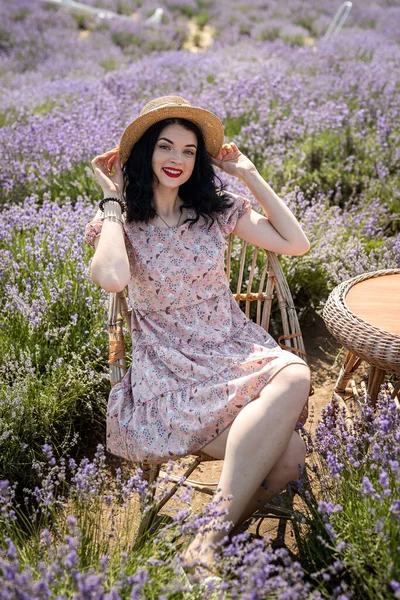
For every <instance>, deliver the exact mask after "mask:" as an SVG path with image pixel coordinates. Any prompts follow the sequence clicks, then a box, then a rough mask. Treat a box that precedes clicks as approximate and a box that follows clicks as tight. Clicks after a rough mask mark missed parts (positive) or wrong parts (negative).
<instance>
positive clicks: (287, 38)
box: [281, 34, 304, 46]
mask: <svg viewBox="0 0 400 600" xmlns="http://www.w3.org/2000/svg"><path fill="white" fill-rule="evenodd" d="M281 38H282V40H283V41H284V42H286V43H287V44H290V45H291V46H304V36H302V35H300V34H298V35H282V36H281Z"/></svg>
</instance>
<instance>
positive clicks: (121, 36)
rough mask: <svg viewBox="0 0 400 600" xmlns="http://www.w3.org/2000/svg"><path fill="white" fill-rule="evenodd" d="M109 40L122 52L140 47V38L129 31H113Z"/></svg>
mask: <svg viewBox="0 0 400 600" xmlns="http://www.w3.org/2000/svg"><path fill="white" fill-rule="evenodd" d="M111 40H112V42H113V43H114V44H115V45H116V46H119V47H120V48H121V49H122V50H126V49H127V48H129V47H130V46H137V47H140V44H141V39H140V37H139V36H137V35H134V34H133V33H131V32H129V31H113V32H112V34H111Z"/></svg>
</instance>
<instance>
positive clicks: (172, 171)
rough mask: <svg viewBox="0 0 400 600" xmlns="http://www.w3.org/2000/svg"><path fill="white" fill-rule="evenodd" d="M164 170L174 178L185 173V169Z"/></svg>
mask: <svg viewBox="0 0 400 600" xmlns="http://www.w3.org/2000/svg"><path fill="white" fill-rule="evenodd" d="M163 171H164V173H165V174H166V175H168V177H172V178H173V179H176V178H177V177H180V176H181V175H182V173H183V171H181V170H180V169H171V171H167V170H166V169H164V168H163Z"/></svg>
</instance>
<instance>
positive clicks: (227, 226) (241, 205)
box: [217, 192, 251, 235]
mask: <svg viewBox="0 0 400 600" xmlns="http://www.w3.org/2000/svg"><path fill="white" fill-rule="evenodd" d="M226 193H227V194H229V196H231V199H232V200H233V205H232V207H231V208H228V209H226V211H225V212H224V213H220V214H219V215H218V216H217V219H218V223H219V225H220V228H221V231H222V233H223V234H224V235H229V234H230V233H232V231H233V230H234V229H235V227H236V223H237V222H238V220H239V219H240V217H242V216H243V215H244V214H245V213H246V212H247V211H248V209H249V208H251V201H250V200H249V199H248V198H245V197H244V196H239V195H238V194H232V192H226Z"/></svg>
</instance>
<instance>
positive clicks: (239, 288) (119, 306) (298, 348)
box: [108, 234, 307, 386]
mask: <svg viewBox="0 0 400 600" xmlns="http://www.w3.org/2000/svg"><path fill="white" fill-rule="evenodd" d="M232 263H234V264H235V269H233V268H232ZM236 267H237V268H236ZM233 271H234V273H233ZM225 272H226V275H227V278H228V280H229V283H230V287H231V290H232V293H233V295H234V298H235V300H236V302H237V303H238V305H239V307H240V308H241V309H242V310H243V311H244V313H245V315H246V316H247V317H248V318H251V319H252V320H254V321H255V322H256V323H257V324H258V325H260V326H261V327H263V328H264V329H265V331H267V332H269V329H270V323H271V310H272V303H273V300H274V298H277V301H278V306H279V312H280V315H281V328H282V335H280V336H279V337H278V339H277V342H278V344H279V345H280V346H281V348H284V349H285V350H289V351H291V352H293V353H295V354H297V355H299V356H300V357H301V358H302V359H303V360H305V361H306V362H307V355H306V352H305V348H304V342H303V337H302V334H301V330H300V325H299V321H298V318H297V313H296V309H295V307H294V304H293V299H292V295H291V293H290V290H289V286H288V284H287V281H286V279H285V276H284V274H283V271H282V267H281V265H280V263H279V260H278V258H277V256H276V254H274V253H273V252H269V251H268V250H264V249H263V248H257V247H256V246H253V245H252V244H248V242H246V241H244V240H242V239H241V238H236V237H235V236H234V235H233V234H230V236H229V238H228V245H227V250H226V256H225ZM247 273H248V276H247V277H246V279H245V274H247ZM231 275H233V276H231ZM253 286H254V287H256V286H257V289H256V290H255V291H253ZM233 288H236V290H234V289H233ZM127 289H128V288H127V287H126V288H125V289H124V290H121V291H120V292H115V293H111V294H110V305H109V313H108V332H109V360H108V364H109V365H110V382H111V386H114V385H115V384H117V383H119V382H120V381H121V379H122V378H123V376H124V375H125V373H126V370H127V367H126V351H125V343H124V335H123V323H124V319H126V326H127V328H128V331H129V333H130V334H132V332H131V319H130V317H131V309H130V308H129V307H128V303H127V300H126V293H127ZM253 302H257V305H256V306H255V305H253V304H252V303H253Z"/></svg>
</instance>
